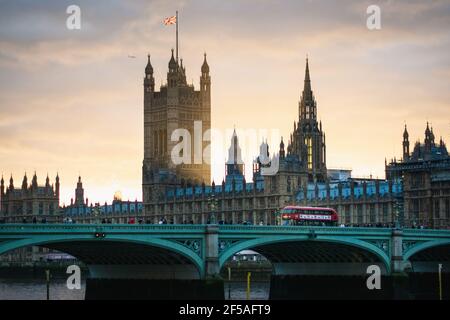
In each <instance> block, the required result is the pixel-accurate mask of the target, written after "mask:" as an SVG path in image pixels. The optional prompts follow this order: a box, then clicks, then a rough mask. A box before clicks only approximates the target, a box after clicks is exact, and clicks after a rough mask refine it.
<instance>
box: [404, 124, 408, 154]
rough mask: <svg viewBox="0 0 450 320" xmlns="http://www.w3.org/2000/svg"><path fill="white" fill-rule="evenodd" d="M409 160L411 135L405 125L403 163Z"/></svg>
mask: <svg viewBox="0 0 450 320" xmlns="http://www.w3.org/2000/svg"><path fill="white" fill-rule="evenodd" d="M408 160H409V134H408V130H407V128H406V124H405V130H404V131H403V161H408Z"/></svg>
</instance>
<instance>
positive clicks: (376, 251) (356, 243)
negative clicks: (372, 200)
mask: <svg viewBox="0 0 450 320" xmlns="http://www.w3.org/2000/svg"><path fill="white" fill-rule="evenodd" d="M294 242H311V243H330V244H337V245H343V246H348V247H354V248H357V249H361V250H363V251H366V252H368V253H370V254H372V255H374V256H375V257H377V258H378V259H379V260H380V262H381V263H382V264H383V266H384V267H385V269H386V273H387V274H390V273H391V264H390V257H389V256H388V254H387V253H386V252H384V251H383V250H382V249H380V248H379V247H377V246H375V245H373V244H371V243H369V242H366V241H363V240H360V239H356V238H351V239H348V238H343V237H336V236H320V237H318V238H315V239H313V240H312V239H310V238H309V237H308V236H304V237H292V236H272V237H261V238H255V239H250V240H245V241H242V242H238V243H236V244H235V245H233V246H231V247H229V248H227V249H226V250H225V251H224V252H222V253H221V255H220V257H219V267H220V268H222V267H223V266H224V264H225V263H226V261H227V260H228V259H229V258H231V257H232V256H233V255H234V254H236V253H238V252H240V251H242V250H254V251H256V252H258V250H257V248H258V247H263V246H266V245H273V244H282V243H294Z"/></svg>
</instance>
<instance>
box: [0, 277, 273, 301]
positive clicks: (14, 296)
mask: <svg viewBox="0 0 450 320" xmlns="http://www.w3.org/2000/svg"><path fill="white" fill-rule="evenodd" d="M224 287H225V299H227V300H228V299H229V297H230V298H231V300H243V299H246V289H247V284H246V283H245V282H230V283H225V286H224ZM229 288H230V289H229ZM269 288H270V283H269V282H253V283H251V290H250V299H251V300H267V299H268V298H269ZM85 289H86V286H85V282H84V281H82V283H81V289H79V290H77V289H73V290H70V289H68V288H67V285H66V280H65V279H53V280H52V281H51V283H50V300H84V296H85ZM46 299H47V286H46V282H45V280H44V279H36V278H10V277H9V278H0V300H46Z"/></svg>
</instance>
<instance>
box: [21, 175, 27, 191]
mask: <svg viewBox="0 0 450 320" xmlns="http://www.w3.org/2000/svg"><path fill="white" fill-rule="evenodd" d="M27 187H28V180H27V173H26V172H25V174H24V175H23V180H22V189H26V188H27Z"/></svg>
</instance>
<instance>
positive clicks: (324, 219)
mask: <svg viewBox="0 0 450 320" xmlns="http://www.w3.org/2000/svg"><path fill="white" fill-rule="evenodd" d="M280 214H281V220H282V224H283V225H299V226H336V225H337V223H338V214H337V212H336V210H334V209H333V208H320V207H298V206H287V207H284V208H283V209H282V210H281V212H280Z"/></svg>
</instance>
